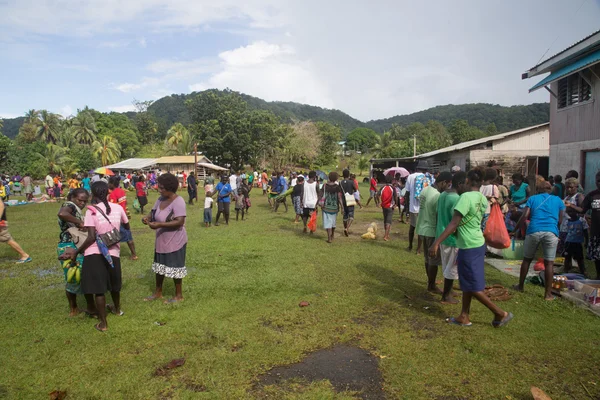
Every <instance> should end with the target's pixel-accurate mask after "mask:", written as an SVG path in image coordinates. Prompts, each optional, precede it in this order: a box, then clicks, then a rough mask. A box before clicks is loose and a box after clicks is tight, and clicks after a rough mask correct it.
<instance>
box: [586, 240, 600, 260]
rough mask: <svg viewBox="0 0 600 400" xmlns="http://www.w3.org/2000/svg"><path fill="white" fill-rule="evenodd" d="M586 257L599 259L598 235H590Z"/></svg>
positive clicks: (599, 241)
mask: <svg viewBox="0 0 600 400" xmlns="http://www.w3.org/2000/svg"><path fill="white" fill-rule="evenodd" d="M587 252H588V258H589V259H590V260H593V261H600V236H592V237H591V238H590V241H589V243H588V248H587Z"/></svg>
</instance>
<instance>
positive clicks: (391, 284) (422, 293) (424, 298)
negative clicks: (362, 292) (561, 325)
mask: <svg viewBox="0 0 600 400" xmlns="http://www.w3.org/2000/svg"><path fill="white" fill-rule="evenodd" d="M356 269H358V270H359V271H360V272H362V273H364V274H365V275H368V276H369V277H371V278H372V280H368V281H365V282H363V284H362V285H363V287H364V288H365V289H366V290H367V291H368V293H369V294H370V295H373V296H377V297H381V296H382V297H385V298H387V299H388V300H390V301H392V302H393V303H395V304H397V305H399V306H400V307H402V308H405V309H410V310H411V311H414V312H418V313H421V314H423V315H426V316H428V317H439V318H445V317H447V316H448V313H449V311H450V310H446V309H443V308H442V307H441V306H440V303H439V300H440V298H439V295H432V294H430V293H428V292H427V290H426V286H425V283H424V282H416V281H414V280H412V279H410V278H407V277H404V276H401V275H399V274H398V273H396V272H394V271H391V270H389V269H387V268H384V267H381V266H378V265H373V264H367V263H359V264H357V265H356ZM423 277H424V278H425V271H423ZM373 280H375V282H374V281H373Z"/></svg>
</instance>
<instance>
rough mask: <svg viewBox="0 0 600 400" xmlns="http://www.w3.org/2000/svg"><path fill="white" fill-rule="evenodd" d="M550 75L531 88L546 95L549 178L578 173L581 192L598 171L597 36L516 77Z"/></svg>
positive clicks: (599, 79) (599, 76) (599, 78)
mask: <svg viewBox="0 0 600 400" xmlns="http://www.w3.org/2000/svg"><path fill="white" fill-rule="evenodd" d="M547 73H550V74H549V75H548V76H546V77H545V78H544V79H543V80H541V81H540V82H539V83H537V84H536V85H535V86H533V87H532V88H531V89H530V90H529V91H530V92H533V91H535V90H538V89H542V88H545V89H546V90H547V91H548V92H549V96H550V173H551V174H553V175H556V174H560V175H562V176H563V177H564V176H565V174H566V173H567V172H568V171H569V170H575V171H578V172H579V178H580V181H581V184H582V185H583V187H584V189H585V191H586V192H589V191H590V190H593V189H595V187H596V184H595V181H594V178H595V175H596V172H598V171H600V102H599V101H598V98H597V97H598V96H599V95H600V31H597V32H595V33H593V34H591V35H589V36H588V37H586V38H583V39H582V40H580V41H579V42H577V43H575V44H574V45H572V46H570V47H568V48H566V49H565V50H563V51H561V52H559V53H558V54H555V55H553V56H552V57H550V58H548V59H547V60H545V61H543V62H541V63H539V64H538V65H536V66H535V67H533V68H531V69H530V70H529V71H527V72H525V73H524V74H523V75H522V78H523V79H526V78H531V77H534V76H538V75H542V74H547Z"/></svg>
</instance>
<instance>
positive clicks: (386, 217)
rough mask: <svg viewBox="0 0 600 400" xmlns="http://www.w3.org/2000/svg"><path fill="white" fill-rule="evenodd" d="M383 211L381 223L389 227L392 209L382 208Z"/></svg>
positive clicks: (392, 216)
mask: <svg viewBox="0 0 600 400" xmlns="http://www.w3.org/2000/svg"><path fill="white" fill-rule="evenodd" d="M382 210H383V223H384V224H385V225H391V224H392V219H393V218H394V209H393V208H382Z"/></svg>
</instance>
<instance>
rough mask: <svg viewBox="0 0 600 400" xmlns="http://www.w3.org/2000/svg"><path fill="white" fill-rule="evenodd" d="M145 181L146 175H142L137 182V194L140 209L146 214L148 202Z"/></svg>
mask: <svg viewBox="0 0 600 400" xmlns="http://www.w3.org/2000/svg"><path fill="white" fill-rule="evenodd" d="M144 181H145V178H144V176H143V175H140V176H139V177H138V181H137V183H136V184H135V194H136V196H137V200H138V202H139V203H140V210H141V213H142V214H144V207H145V206H146V205H147V204H148V197H147V191H146V185H145V184H144Z"/></svg>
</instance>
